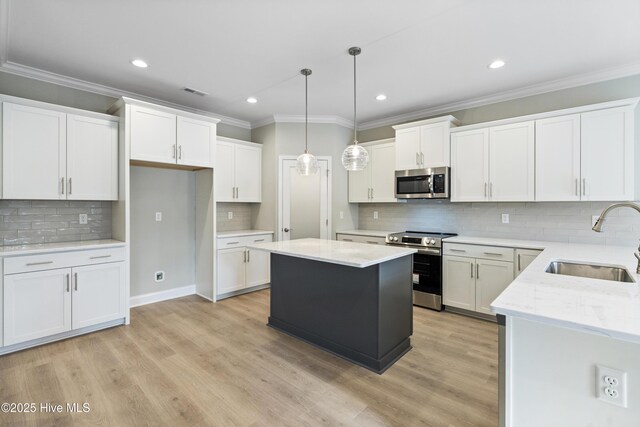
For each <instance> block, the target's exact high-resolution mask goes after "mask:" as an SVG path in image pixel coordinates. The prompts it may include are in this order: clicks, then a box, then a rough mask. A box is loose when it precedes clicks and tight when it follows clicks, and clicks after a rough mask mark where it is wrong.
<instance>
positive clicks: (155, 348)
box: [0, 290, 498, 427]
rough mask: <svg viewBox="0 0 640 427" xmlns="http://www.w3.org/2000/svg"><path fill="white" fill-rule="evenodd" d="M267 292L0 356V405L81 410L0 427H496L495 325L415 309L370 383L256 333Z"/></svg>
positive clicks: (136, 316)
mask: <svg viewBox="0 0 640 427" xmlns="http://www.w3.org/2000/svg"><path fill="white" fill-rule="evenodd" d="M268 309H269V291H268V290H265V291H260V292H255V293H253V294H248V295H243V296H239V297H235V298H230V299H227V300H224V301H222V302H219V303H217V304H211V303H209V302H206V301H204V300H202V299H200V298H198V297H195V296H192V297H185V298H181V299H177V300H172V301H167V302H162V303H157V304H152V305H148V306H143V307H139V308H135V309H133V310H132V320H131V325H130V326H120V327H116V328H112V329H109V330H105V331H100V332H95V333H93V334H89V335H85V336H82V337H77V338H73V339H69V340H66V341H62V342H58V343H53V344H49V345H45V346H42V347H38V348H34V349H30V350H26V351H22V352H19V353H14V354H10V355H6V356H2V357H0V403H1V402H36V403H38V404H39V403H40V402H52V403H56V404H58V403H60V404H63V405H64V404H65V403H66V402H80V403H82V402H88V403H89V404H90V407H91V411H90V412H89V413H84V414H73V415H70V414H65V413H63V414H42V413H37V414H28V415H23V414H20V415H17V414H3V413H0V424H1V425H84V424H86V425H89V424H90V425H112V426H129V425H131V426H134V425H135V426H141V425H171V426H180V425H215V426H254V425H255V426H258V425H260V426H280V425H287V426H305V425H311V426H313V425H320V424H324V425H340V424H342V425H359V426H378V425H394V426H414V425H423V426H448V427H449V426H469V427H481V426H492V427H493V426H497V424H498V415H497V412H498V411H497V401H498V391H497V361H498V358H497V336H498V333H497V326H496V325H495V324H493V323H490V322H485V321H482V320H475V319H470V318H467V317H463V316H459V315H455V314H451V313H444V312H443V313H437V312H434V311H430V310H426V309H421V308H415V310H414V334H413V337H412V344H413V349H412V350H411V351H410V352H409V353H407V354H406V355H405V356H404V357H403V358H402V359H401V360H400V361H398V362H397V363H396V364H395V365H394V366H393V367H391V368H390V369H389V370H388V371H387V372H386V373H384V374H383V375H377V374H374V373H372V372H370V371H368V370H366V369H364V368H361V367H358V366H355V365H353V364H351V363H349V362H346V361H344V360H342V359H340V358H338V357H335V356H332V355H331V354H328V353H326V352H324V351H321V350H318V349H316V348H314V347H311V346H309V345H308V344H305V343H303V342H300V341H298V340H296V339H294V338H291V337H289V336H287V335H284V334H282V333H279V332H277V331H275V330H273V329H271V328H268V327H267V326H265V323H266V321H267V316H268Z"/></svg>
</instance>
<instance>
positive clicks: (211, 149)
mask: <svg viewBox="0 0 640 427" xmlns="http://www.w3.org/2000/svg"><path fill="white" fill-rule="evenodd" d="M121 102H124V103H127V104H130V114H129V116H128V117H130V122H129V124H128V126H129V137H130V146H131V148H130V152H131V160H132V161H134V162H136V161H137V162H153V163H160V164H165V165H179V166H185V167H187V168H196V169H197V168H212V167H213V165H214V164H215V154H216V129H217V125H216V123H217V122H218V121H219V120H218V119H213V118H209V117H206V116H196V115H193V114H190V113H188V112H185V111H180V110H174V109H171V108H165V107H161V106H156V105H153V104H148V103H145V102H141V101H135V100H131V99H128V98H123V101H121Z"/></svg>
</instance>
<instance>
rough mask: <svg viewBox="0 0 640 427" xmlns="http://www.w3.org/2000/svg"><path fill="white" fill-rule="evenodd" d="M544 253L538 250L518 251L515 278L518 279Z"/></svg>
mask: <svg viewBox="0 0 640 427" xmlns="http://www.w3.org/2000/svg"><path fill="white" fill-rule="evenodd" d="M541 252H542V251H541V250H537V249H516V254H515V255H516V258H515V264H516V265H515V276H516V277H517V276H518V275H519V274H520V273H522V271H523V270H524V269H525V268H527V267H528V266H529V264H531V263H532V262H533V260H534V259H536V257H537V256H538V255H540V253H541Z"/></svg>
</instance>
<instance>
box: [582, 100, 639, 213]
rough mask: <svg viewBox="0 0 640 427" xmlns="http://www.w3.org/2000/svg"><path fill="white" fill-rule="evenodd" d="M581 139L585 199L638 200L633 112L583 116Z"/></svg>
mask: <svg viewBox="0 0 640 427" xmlns="http://www.w3.org/2000/svg"><path fill="white" fill-rule="evenodd" d="M580 136H581V158H582V192H581V197H582V200H612V201H613V200H634V164H635V158H634V142H633V111H632V110H631V109H629V108H626V107H624V108H609V109H604V110H599V111H592V112H588V113H582V114H581V117H580Z"/></svg>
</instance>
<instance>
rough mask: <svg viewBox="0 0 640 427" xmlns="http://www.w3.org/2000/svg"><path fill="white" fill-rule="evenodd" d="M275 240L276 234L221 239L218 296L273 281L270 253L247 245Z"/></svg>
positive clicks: (218, 258) (224, 295)
mask: <svg viewBox="0 0 640 427" xmlns="http://www.w3.org/2000/svg"><path fill="white" fill-rule="evenodd" d="M272 240H273V234H272V233H265V234H255V235H250V236H239V237H227V238H219V239H218V245H217V246H218V249H217V269H218V271H217V276H216V277H217V292H216V294H217V296H218V298H220V297H223V298H224V297H227V296H229V295H227V294H229V293H231V292H233V293H234V295H235V294H236V293H239V292H240V291H242V290H244V289H248V290H250V289H251V288H255V287H256V286H260V285H265V284H267V283H269V281H270V280H271V257H270V253H269V252H262V251H257V250H253V249H249V248H247V245H250V244H257V243H267V242H271V241H272Z"/></svg>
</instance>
